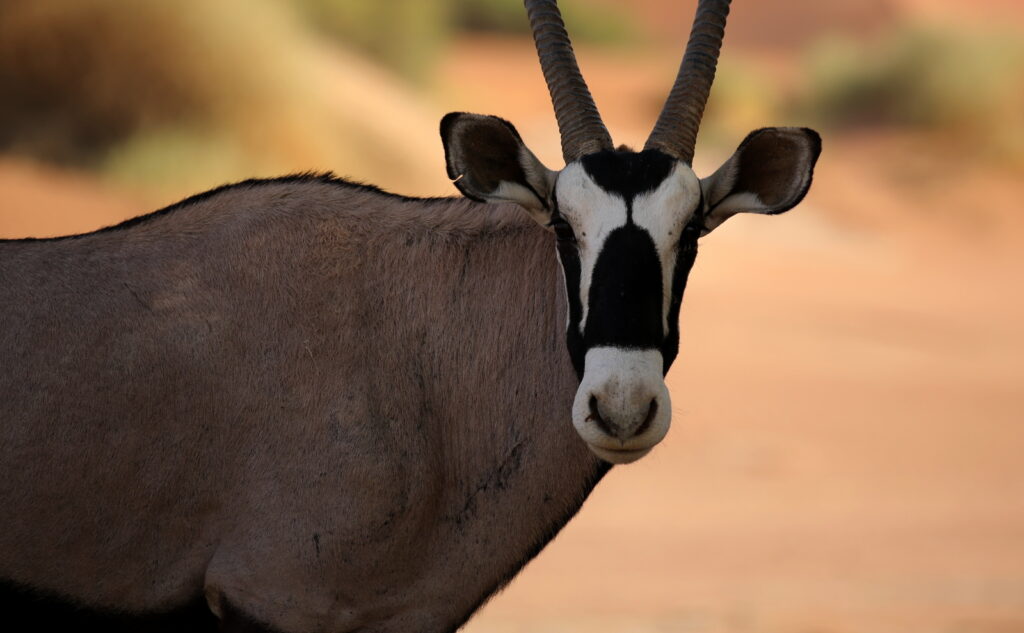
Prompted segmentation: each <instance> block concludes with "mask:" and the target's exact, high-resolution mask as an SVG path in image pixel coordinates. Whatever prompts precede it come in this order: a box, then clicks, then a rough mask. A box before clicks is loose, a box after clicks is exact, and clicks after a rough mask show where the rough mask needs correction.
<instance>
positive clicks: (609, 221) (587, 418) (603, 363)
mask: <svg viewBox="0 0 1024 633" xmlns="http://www.w3.org/2000/svg"><path fill="white" fill-rule="evenodd" d="M553 202H554V204H553V209H552V220H551V224H552V226H553V228H554V230H555V233H556V244H557V249H558V257H559V261H560V263H561V265H562V270H563V272H564V277H565V291H566V298H567V302H568V305H569V322H568V325H567V329H566V342H567V345H568V349H569V354H570V356H571V358H572V361H573V365H574V367H575V368H576V372H577V374H578V375H579V377H580V388H579V390H578V391H577V393H576V399H575V403H574V406H573V424H574V425H575V427H576V430H577V431H578V432H579V434H580V436H581V437H583V439H584V440H586V441H587V443H588V444H589V445H590V447H591V448H592V449H593V450H594V452H595V453H597V454H598V455H599V456H601V457H602V458H604V459H606V460H608V461H611V462H615V463H619V462H626V461H632V460H634V459H637V458H639V457H640V456H642V455H643V454H645V453H647V451H649V450H650V449H651V447H653V446H654V445H655V444H657V443H658V442H659V441H661V439H662V438H663V437H665V434H666V433H667V432H668V427H669V421H670V419H671V411H672V407H671V402H670V399H669V393H668V389H667V388H666V387H665V383H664V380H663V376H664V374H665V372H667V371H668V367H669V365H670V364H671V363H672V361H673V360H674V359H675V356H676V352H677V350H678V344H679V331H678V313H679V303H680V300H681V299H682V291H683V288H684V287H685V285H686V277H687V275H688V274H689V271H690V267H691V266H692V265H693V259H694V256H695V255H696V253H697V236H698V235H699V230H698V229H697V227H698V226H699V222H697V221H695V220H699V215H700V214H699V213H698V212H699V207H700V202H701V190H700V182H699V181H698V180H697V177H696V176H695V175H694V174H693V171H691V170H690V168H689V167H687V166H686V165H684V164H682V163H681V162H679V161H677V160H676V159H674V158H672V157H671V156H668V155H667V154H664V153H662V152H660V151H658V150H648V151H644V152H640V153H635V152H627V151H622V152H616V151H605V152H600V153H597V154H591V155H588V156H585V157H583V158H581V159H580V160H578V161H574V162H572V163H570V164H569V165H567V166H566V167H565V169H563V170H562V172H561V173H560V174H559V176H558V178H557V180H556V184H555V187H554V200H553Z"/></svg>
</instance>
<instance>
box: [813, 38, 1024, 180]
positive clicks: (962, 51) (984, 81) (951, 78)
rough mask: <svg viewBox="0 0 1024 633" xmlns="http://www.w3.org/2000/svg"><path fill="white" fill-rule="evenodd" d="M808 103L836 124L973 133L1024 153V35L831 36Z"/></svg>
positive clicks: (820, 54)
mask: <svg viewBox="0 0 1024 633" xmlns="http://www.w3.org/2000/svg"><path fill="white" fill-rule="evenodd" d="M810 60H811V61H810V62H809V71H810V72H809V78H810V79H809V84H808V90H807V92H806V97H805V98H804V99H803V101H802V103H800V105H799V107H800V109H801V110H804V111H805V112H807V113H809V114H811V115H813V116H815V117H817V118H819V119H820V120H821V121H822V122H823V123H824V124H826V125H830V126H832V127H835V128H840V129H841V128H856V127H863V126H889V127H902V128H909V129H916V130H920V131H925V132H929V133H933V134H940V135H955V136H957V137H964V138H970V139H973V140H974V141H975V143H976V144H978V145H985V146H986V147H987V149H989V150H992V151H994V152H996V153H999V154H1002V155H1005V156H1008V157H1011V158H1013V159H1014V160H1016V159H1018V158H1022V157H1024V115H1022V113H1024V34H1022V33H1021V32H1020V31H1017V32H1013V31H1003V32H999V31H998V30H991V31H986V32H965V31H959V30H953V29H952V28H949V27H947V28H939V27H920V26H905V27H902V28H899V29H897V30H896V31H894V32H892V33H891V34H889V35H888V36H887V37H885V38H884V39H883V40H882V41H881V42H877V43H874V44H872V43H863V42H861V43H855V42H852V41H848V40H835V39H833V40H828V41H824V42H822V43H821V44H820V45H818V46H817V47H816V48H815V49H814V50H813V51H812V54H811V57H810Z"/></svg>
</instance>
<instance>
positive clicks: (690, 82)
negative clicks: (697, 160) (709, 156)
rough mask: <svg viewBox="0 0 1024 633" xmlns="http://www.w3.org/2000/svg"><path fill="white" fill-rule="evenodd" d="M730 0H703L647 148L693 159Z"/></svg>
mask: <svg viewBox="0 0 1024 633" xmlns="http://www.w3.org/2000/svg"><path fill="white" fill-rule="evenodd" d="M729 3H730V0H699V3H698V5H697V11H696V13H695V15H694V18H693V27H692V28H691V30H690V38H689V40H688V41H687V44H686V52H685V53H684V54H683V60H682V62H681V63H680V65H679V73H678V75H677V76H676V82H675V84H674V85H673V86H672V90H671V91H670V92H669V96H668V99H666V101H665V107H664V108H663V109H662V111H661V114H660V115H659V116H658V122H657V123H656V124H655V125H654V130H653V131H651V135H650V137H649V138H648V139H647V143H646V144H645V145H644V149H658V150H661V151H663V152H665V153H667V154H669V155H672V156H675V157H676V158H678V159H679V160H681V161H683V162H685V163H686V164H688V165H689V164H692V163H693V150H694V147H695V146H696V144H697V132H698V130H699V129H700V122H701V119H702V117H703V115H704V106H705V105H706V104H707V100H708V95H709V94H710V93H711V84H712V83H713V82H714V80H715V70H716V68H717V66H718V54H719V52H720V51H721V48H722V39H723V38H724V37H725V23H726V19H727V18H728V16H729Z"/></svg>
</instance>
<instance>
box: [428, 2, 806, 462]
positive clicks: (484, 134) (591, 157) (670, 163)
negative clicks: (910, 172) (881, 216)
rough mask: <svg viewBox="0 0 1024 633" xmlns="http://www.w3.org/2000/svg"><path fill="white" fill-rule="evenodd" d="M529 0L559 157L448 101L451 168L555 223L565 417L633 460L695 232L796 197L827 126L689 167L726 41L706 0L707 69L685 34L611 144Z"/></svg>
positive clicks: (770, 131)
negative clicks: (641, 140)
mask: <svg viewBox="0 0 1024 633" xmlns="http://www.w3.org/2000/svg"><path fill="white" fill-rule="evenodd" d="M526 4H527V10H528V11H529V12H530V17H531V24H532V25H533V28H534V36H535V38H536V39H537V40H538V51H539V52H540V57H541V65H542V66H543V67H544V70H545V77H547V79H548V87H549V89H550V90H551V93H552V101H553V102H554V103H555V105H556V112H555V114H556V117H557V119H558V123H559V129H560V130H561V133H562V150H563V155H564V157H565V160H566V165H565V167H564V168H563V169H562V170H561V171H559V172H556V171H552V170H550V169H548V168H547V167H545V166H544V165H543V164H541V162H540V161H539V160H537V157H536V156H534V154H533V153H532V152H531V151H530V150H529V149H528V148H527V147H526V145H524V144H523V141H522V139H521V138H520V136H519V133H518V132H517V131H516V130H515V128H514V127H513V126H512V124H510V123H509V122H507V121H504V120H502V119H499V118H497V117H493V116H482V115H476V114H466V113H451V114H448V115H447V116H445V117H444V119H443V120H442V121H441V137H442V140H443V142H444V146H445V157H446V162H447V166H448V175H449V177H451V178H452V179H453V180H454V181H455V185H456V186H457V187H458V188H459V190H460V191H462V192H463V193H464V194H465V195H467V196H469V197H471V198H474V199H477V200H482V201H505V202H515V203H517V204H519V205H520V206H521V207H523V208H524V209H525V210H526V211H528V212H529V213H530V215H531V216H532V217H533V218H534V219H535V220H536V221H537V222H538V223H539V224H540V225H542V226H544V227H546V228H547V229H549V230H551V231H552V232H553V233H554V236H553V242H554V246H555V248H556V250H557V253H558V259H559V262H560V263H561V266H562V272H563V274H564V279H565V293H566V300H567V303H568V323H567V324H566V345H567V348H568V352H569V355H570V357H571V358H572V362H573V366H574V367H575V369H576V372H577V375H578V376H579V379H580V385H579V389H578V390H577V393H576V397H575V401H574V404H573V410H572V421H573V425H574V426H575V428H576V430H577V431H578V432H579V434H580V436H581V437H582V438H583V439H584V440H585V441H586V442H587V445H588V446H589V447H590V449H591V450H592V451H593V452H594V453H595V454H597V455H598V456H599V457H601V458H602V459H605V460H606V461H609V462H612V463H626V462H631V461H634V460H636V459H639V458H640V457H642V456H643V455H645V454H647V452H649V451H650V450H651V448H652V447H653V446H654V445H655V444H657V443H658V442H660V441H661V439H662V438H664V437H665V434H666V433H667V432H668V427H669V422H670V419H671V403H670V400H669V393H668V389H667V388H666V387H665V383H664V375H665V373H666V372H667V371H668V368H669V366H670V365H671V364H672V361H673V360H674V359H675V357H676V353H677V351H678V347H679V331H678V317H679V307H680V302H681V300H682V296H683V290H684V288H685V287H686V280H687V277H688V275H689V272H690V268H691V267H692V266H693V262H694V258H695V257H696V254H697V240H698V238H699V237H702V236H703V235H706V234H707V233H708V232H709V231H711V230H712V229H714V228H715V227H717V226H718V225H719V224H721V223H722V222H723V221H725V220H726V219H728V218H729V217H731V216H732V215H735V214H736V213H741V212H752V213H766V214H775V213H781V212H783V211H786V210H788V209H790V208H791V207H793V206H794V205H795V204H797V203H798V202H799V201H800V200H801V199H802V198H803V196H804V195H805V194H806V193H807V190H808V188H809V187H810V183H811V175H812V172H813V168H814V163H815V161H816V160H817V157H818V154H819V153H820V150H821V140H820V137H819V136H818V135H817V133H815V132H813V131H812V130H808V129H805V128H764V129H761V130H757V131H755V132H752V133H751V134H750V135H748V136H747V138H746V139H745V140H744V141H743V142H742V143H741V144H740V146H739V148H738V149H737V150H736V153H734V154H733V156H732V157H731V158H730V159H729V160H728V161H726V162H725V163H724V164H723V165H722V166H721V167H720V168H719V169H718V170H717V171H716V172H715V173H713V174H712V175H710V176H708V177H706V178H704V179H698V178H697V176H696V175H695V174H694V172H693V170H692V169H691V167H690V165H691V163H692V156H693V141H694V140H695V138H696V125H697V124H698V123H699V120H700V116H699V115H700V113H701V112H702V111H703V107H704V101H705V100H706V99H707V95H708V90H710V85H711V78H710V77H708V76H707V64H706V59H707V58H708V56H709V55H710V56H711V57H712V59H717V54H718V45H719V44H720V39H719V40H718V41H717V43H714V42H713V44H714V46H713V50H708V48H707V47H708V41H709V40H708V39H707V37H706V33H707V32H708V30H709V29H710V30H711V31H712V32H713V31H714V30H715V28H716V27H717V28H719V29H724V25H725V15H726V14H727V13H728V4H729V1H728V0H701V2H700V5H699V7H698V11H697V13H698V18H697V20H696V22H695V27H694V32H697V31H698V30H699V31H701V32H702V33H704V34H705V36H703V39H700V41H699V42H698V45H697V48H698V49H700V50H699V51H698V52H697V53H695V55H696V56H697V57H700V58H701V60H702V61H701V63H700V64H697V66H698V67H702V69H701V68H698V71H696V72H695V71H693V70H692V69H691V71H689V72H687V68H689V67H692V66H694V64H693V63H691V62H692V60H690V58H691V54H690V52H689V51H690V49H689V47H688V49H687V51H688V52H687V55H686V57H684V60H683V65H682V68H681V70H680V77H679V79H677V82H676V86H675V87H674V88H673V90H672V93H671V95H670V97H669V101H668V103H667V104H666V106H665V110H664V111H663V112H662V115H661V117H660V118H659V120H658V123H657V125H656V126H655V129H654V132H652V134H651V137H650V139H649V140H648V141H647V144H646V145H645V148H644V150H643V151H641V152H633V151H629V150H625V149H620V150H615V149H613V146H612V143H611V137H610V136H609V135H608V132H607V130H606V129H605V128H604V124H603V123H601V120H600V116H599V115H598V114H597V109H596V107H595V106H594V104H593V101H592V100H591V99H590V93H589V92H588V91H587V88H586V85H585V84H584V83H583V79H582V77H580V75H579V71H578V69H577V68H576V65H575V59H574V58H573V57H572V51H571V48H569V45H568V37H567V36H566V35H565V32H564V27H563V26H562V24H561V19H560V18H559V16H558V10H557V7H556V6H555V3H554V0H527V2H526ZM691 44H692V38H691ZM688 60H690V61H688ZM710 72H711V74H712V75H713V72H714V68H713V66H712V67H711V70H710ZM702 73H703V74H702ZM695 113H696V114H695Z"/></svg>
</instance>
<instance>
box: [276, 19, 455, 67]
mask: <svg viewBox="0 0 1024 633" xmlns="http://www.w3.org/2000/svg"><path fill="white" fill-rule="evenodd" d="M452 2H453V0H432V1H425V0H387V1H382V0H373V1H362V2H355V1H352V0H296V1H295V2H294V6H295V7H296V8H298V9H299V11H300V13H301V14H302V15H303V16H304V17H305V18H306V19H307V21H308V22H309V24H310V25H311V26H313V27H314V28H315V29H317V30H319V31H320V32H321V33H324V34H326V35H328V36H330V37H332V38H336V39H338V40H340V41H341V42H343V43H344V44H345V45H347V46H351V47H353V48H356V49H359V50H360V51H362V52H364V53H367V54H369V55H370V56H371V57H373V58H374V59H376V60H377V61H379V62H382V63H383V64H385V65H387V66H389V67H391V68H393V69H395V70H397V71H398V72H400V73H401V74H402V75H403V76H405V77H406V78H410V79H416V80H422V79H423V77H424V75H425V73H426V71H427V70H429V68H430V67H431V65H432V63H433V62H434V61H435V60H436V58H437V55H438V52H439V51H440V49H441V45H442V43H443V42H444V41H445V40H446V39H447V38H448V37H449V35H450V32H451V10H452V7H451V5H452Z"/></svg>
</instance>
